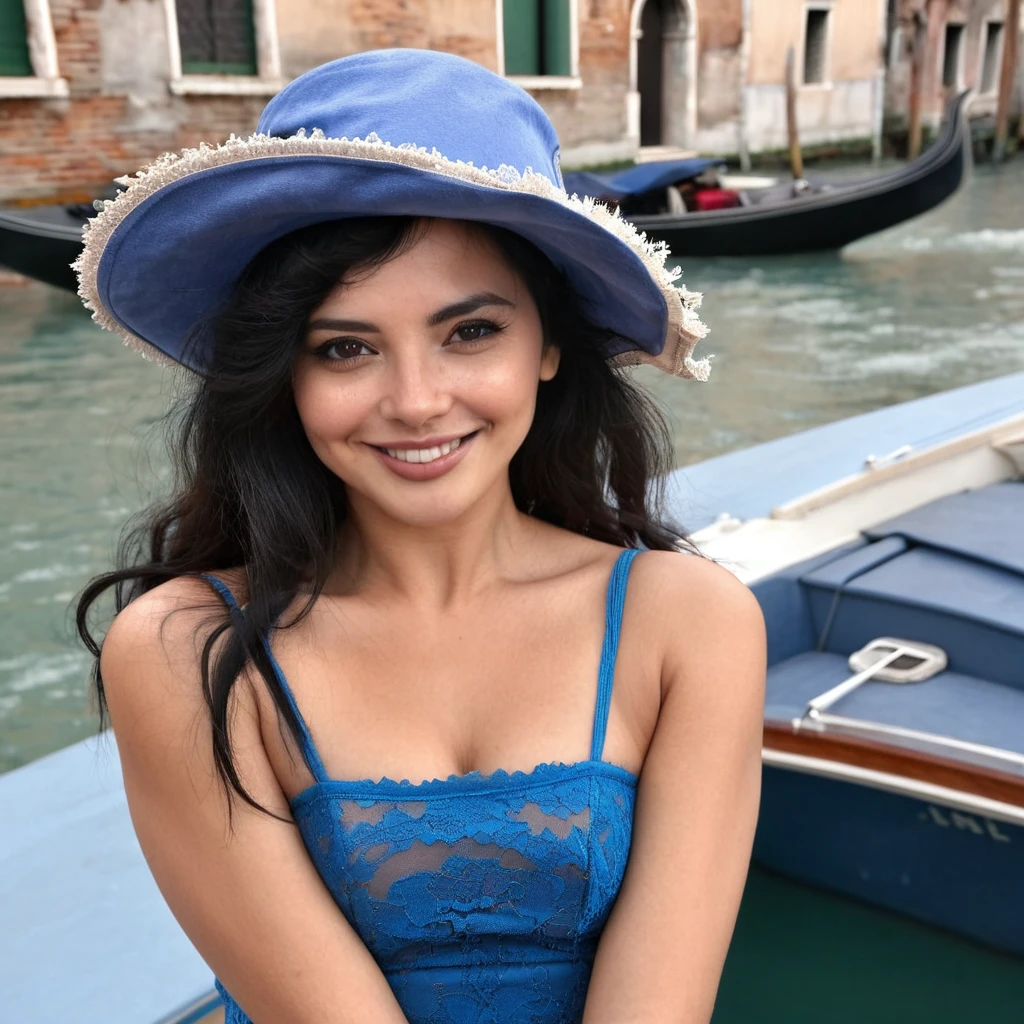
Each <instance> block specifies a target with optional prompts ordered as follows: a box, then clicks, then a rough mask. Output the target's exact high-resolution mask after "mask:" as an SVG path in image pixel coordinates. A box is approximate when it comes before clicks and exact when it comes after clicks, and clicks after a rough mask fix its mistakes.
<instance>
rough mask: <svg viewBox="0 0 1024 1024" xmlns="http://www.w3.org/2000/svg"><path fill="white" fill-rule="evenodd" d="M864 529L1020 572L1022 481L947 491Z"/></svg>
mask: <svg viewBox="0 0 1024 1024" xmlns="http://www.w3.org/2000/svg"><path fill="white" fill-rule="evenodd" d="M864 533H865V535H866V536H868V537H870V538H871V539H872V540H878V539H879V538H882V537H893V536H900V537H904V538H906V539H907V540H908V541H911V542H912V543H914V544H926V545H928V547H931V548H940V549H941V550H943V551H949V552H953V553H955V554H959V555H963V556H965V557H966V558H974V559H977V560H978V561H979V562H987V563H988V564H989V565H994V566H996V567H997V568H1001V569H1010V570H1012V571H1013V572H1019V573H1021V574H1022V575H1024V482H1020V481H1006V482H1005V483H1001V484H994V485H993V486H991V487H982V488H979V489H978V490H974V491H961V492H960V493H959V494H951V495H949V496H948V497H945V498H939V499H938V500H937V501H932V502H929V503H928V504H927V505H922V506H921V507H920V508H916V509H914V510H913V511H911V512H907V513H905V514H904V515H901V516H897V517H896V518H895V519H888V520H886V521H885V522H884V523H879V524H878V525H877V526H873V527H872V528H871V529H870V530H865V531H864ZM1022 671H1024V670H1022Z"/></svg>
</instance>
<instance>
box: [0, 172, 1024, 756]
mask: <svg viewBox="0 0 1024 1024" xmlns="http://www.w3.org/2000/svg"><path fill="white" fill-rule="evenodd" d="M684 280H685V281H686V282H687V283H688V284H689V286H690V287H691V288H693V289H695V290H700V291H703V292H704V293H705V299H704V305H703V310H702V312H703V315H704V318H705V320H706V321H707V323H708V324H709V325H710V326H711V333H710V334H709V336H708V337H707V338H706V339H705V341H704V342H702V345H701V347H700V348H701V351H703V352H704V353H714V356H715V358H714V360H713V367H714V370H713V374H712V380H711V382H710V383H708V384H698V383H695V382H689V381H685V382H684V381H678V380H674V379H671V378H668V377H665V376H664V375H661V374H658V373H656V372H653V371H650V370H649V369H642V370H640V371H637V372H638V374H639V376H640V377H641V378H642V379H643V380H644V381H645V382H646V383H648V384H649V385H650V386H651V388H652V389H653V390H654V391H655V393H656V394H657V396H658V397H659V399H660V400H661V402H662V403H663V404H664V406H665V407H666V409H667V410H668V412H669V414H670V417H671V420H672V424H673V428H674V433H675V457H676V462H677V464H678V465H683V464H685V463H689V462H695V461H698V460H700V459H704V458H707V457H709V456H711V455H716V454H719V453H722V452H726V451H730V450H732V449H735V448H739V447H742V446H745V445H749V444H752V443H755V442H757V441H765V440H768V439H770V438H773V437H779V436H782V435H784V434H788V433H792V432H794V431H798V430H802V429H804V428H806V427H810V426H813V425H816V424H819V423H825V422H828V421H831V420H835V419H839V418H841V417H845V416H850V415H853V414H854V413H859V412H864V411H867V410H870V409H875V408H878V407H880V406H884V405H888V404H890V403H893V402H898V401H902V400H905V399H909V398H914V397H917V396H920V395H926V394H930V393H932V392H935V391H941V390H944V389H947V388H952V387H956V386H957V385H960V384H967V383H971V382H973V381H979V380H983V379H986V378H989V377H994V376H996V375H999V374H1003V373H1009V372H1012V371H1016V370H1022V369H1024V160H1017V161H1016V162H1015V163H1010V164H1008V165H1007V166H1005V167H1004V168H1002V169H1001V170H998V171H994V170H992V169H991V168H988V167H982V168H979V169H977V170H976V172H975V174H974V177H973V179H972V181H971V182H970V183H969V184H968V186H967V187H966V188H965V189H964V190H963V191H961V193H960V194H959V195H958V196H956V197H955V198H954V199H953V200H951V201H950V202H949V203H947V204H946V205H945V206H943V207H942V208H940V209H939V210H936V211H933V212H932V213H930V214H928V215H926V216H925V217H921V218H919V219H917V220H915V221H913V222H911V223H909V224H907V225H904V226H903V227H900V228H897V229H895V230H892V231H890V232H886V233H885V234H882V235H877V236H875V237H873V238H871V239H866V240H864V241H862V242H859V243H857V244H856V245H854V246H851V247H849V248H848V249H846V250H845V251H844V252H843V253H842V254H825V255H802V256H791V257H776V258H771V259H769V258H760V259H756V260H747V259H728V260H727V259H718V260H693V261H686V262H685V264H684ZM179 383H180V381H179V380H178V374H177V373H176V372H175V371H170V370H165V369H161V368H160V367H158V366H156V365H155V364H153V363H150V362H147V361H145V360H143V359H141V358H140V357H139V356H138V355H136V354H135V353H134V352H132V351H130V350H129V349H127V348H125V347H123V346H122V345H121V343H120V341H119V340H118V339H117V338H115V337H114V336H113V335H110V334H107V333H106V332H103V331H101V330H99V328H98V327H96V326H95V325H94V324H93V323H92V321H91V320H90V318H89V316H88V314H87V313H86V312H85V311H84V310H83V309H82V308H81V306H80V304H79V303H78V300H77V299H76V298H75V297H74V296H72V295H70V294H65V293H62V292H58V291H56V290H54V289H51V288H47V287H45V286H43V285H31V286H27V287H11V288H6V289H0V499H2V500H0V507H2V509H3V514H2V517H0V772H2V771H4V770H7V769H10V768H14V767H16V766H17V765H20V764H23V763H25V762H28V761H30V760H33V759H34V758H37V757H40V756H41V755H43V754H45V753H48V752H49V751H52V750H55V749H57V748H59V747H62V746H65V745H67V744H68V743H71V742H73V741H75V740H78V739H81V738H83V737H84V736H86V735H89V734H90V733H91V732H92V731H93V730H94V728H95V718H94V715H93V713H92V711H91V710H90V708H89V707H88V703H87V691H88V678H87V676H88V670H89V665H90V662H89V659H88V658H87V657H86V655H85V653H84V652H83V651H82V650H81V649H80V648H79V647H78V646H77V645H76V644H75V643H74V642H73V640H72V622H71V617H70V614H69V611H68V609H69V603H70V601H71V600H72V598H73V596H74V595H75V594H76V592H77V591H79V589H80V588H81V587H82V586H83V584H84V583H85V582H86V580H87V579H88V578H89V577H90V575H92V574H93V573H96V572H98V571H100V570H102V569H104V568H105V567H107V566H108V565H109V564H110V562H111V558H112V554H113V548H114V544H115V541H116V537H117V534H118V530H119V528H120V527H121V525H122V524H123V523H124V521H125V520H126V518H127V517H128V516H129V515H131V514H132V513H133V512H135V511H137V510H139V509H140V508H141V507H142V506H143V505H144V503H145V502H146V501H147V500H150V499H152V498H155V497H157V496H159V495H160V493H161V491H162V489H163V488H164V486H165V484H166V481H167V461H166V459H165V457H164V453H163V450H162V446H161V423H160V420H161V417H162V416H163V415H164V414H165V412H166V411H167V410H168V408H169V407H170V405H171V402H172V400H173V398H174V396H175V394H176V388H177V387H178V385H179Z"/></svg>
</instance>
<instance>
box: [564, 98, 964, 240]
mask: <svg viewBox="0 0 1024 1024" xmlns="http://www.w3.org/2000/svg"><path fill="white" fill-rule="evenodd" d="M968 96H969V91H964V92H962V93H960V95H958V96H957V97H956V98H955V99H953V100H951V101H950V103H949V106H948V107H947V110H946V120H945V124H944V126H943V129H942V131H941V133H940V134H939V137H938V138H937V139H936V140H935V142H934V143H933V144H932V145H931V146H930V147H929V148H928V149H927V150H926V151H925V152H924V153H923V154H922V155H921V156H919V157H918V158H917V159H916V160H913V161H911V162H910V163H908V164H906V165H905V166H903V167H900V168H897V169H896V170H893V171H890V172H888V173H886V174H881V175H878V176H876V177H871V178H866V179H861V180H857V181H851V182H834V183H825V182H813V181H811V182H808V183H807V184H806V187H804V188H802V189H801V188H799V187H794V185H785V186H782V187H777V188H770V189H763V190H759V191H760V192H761V193H762V195H761V196H760V197H758V194H757V192H758V190H752V191H751V193H750V194H749V195H748V196H744V204H743V205H740V206H735V207H732V208H729V209H719V210H706V211H701V212H696V211H693V212H685V213H646V212H640V211H641V210H643V209H644V201H645V199H646V198H647V196H650V195H651V194H652V192H658V193H660V195H662V196H663V195H664V193H665V186H666V185H668V184H671V183H672V179H673V163H675V165H676V167H677V168H678V170H679V173H678V175H676V176H675V178H674V180H675V181H680V180H684V179H685V178H686V177H688V176H690V175H691V174H699V173H701V172H702V171H703V170H705V169H706V168H707V167H708V166H710V165H712V163H713V161H709V160H701V161H693V160H690V161H677V162H671V161H662V162H659V163H657V164H653V163H652V164H641V165H639V166H638V167H634V168H631V169H630V170H628V171H624V172H620V173H619V174H616V175H611V176H604V175H593V174H586V175H579V176H575V175H572V174H566V176H565V177H566V188H567V189H568V190H569V191H577V192H579V193H580V194H587V195H592V196H594V198H596V199H603V200H606V201H612V202H617V203H618V204H619V205H620V206H621V207H622V209H623V214H624V215H625V216H626V217H627V218H628V219H629V220H631V221H632V222H633V223H634V224H635V225H636V226H637V227H638V228H641V229H642V230H643V231H645V232H646V233H647V235H648V237H649V238H653V239H656V240H663V241H665V242H667V243H668V245H669V248H670V249H671V250H672V252H673V254H674V255H677V256H765V255H775V254H780V253H794V252H814V251H820V250H824V249H840V248H842V247H843V246H844V245H848V244H849V243H850V242H854V241H856V240H857V239H858V238H863V237H864V236H865V235H871V234H874V233H875V232H876V231H883V230H885V229H886V228H890V227H893V226H894V225H896V224H899V223H901V222H902V221H905V220H909V219H910V218H911V217H916V216H918V215H919V214H922V213H925V212H926V211H928V210H931V209H933V208H934V207H936V206H938V205H939V204H940V203H941V202H943V201H944V200H946V199H948V198H949V197H950V196H951V195H953V194H954V193H955V192H956V191H957V189H958V188H959V187H960V185H961V184H962V183H963V181H964V180H965V178H966V177H967V174H968V172H969V170H970V166H971V132H970V125H969V123H968V121H967V118H966V116H965V106H966V103H967V98H968ZM644 171H648V172H649V173H648V174H646V175H645V174H643V173H642V172H644ZM638 172H641V173H638ZM633 211H635V212H633Z"/></svg>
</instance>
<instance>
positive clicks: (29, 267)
mask: <svg viewBox="0 0 1024 1024" xmlns="http://www.w3.org/2000/svg"><path fill="white" fill-rule="evenodd" d="M83 223H84V217H81V216H79V215H77V214H75V213H69V212H68V211H67V210H65V208H64V207H63V206H59V207H53V206H46V207H26V208H24V209H0V266H5V267H8V268H9V269H11V270H15V271H17V272H18V273H19V274H24V275H25V276H26V277H31V278H34V279H35V280H36V281H44V282H45V283H46V284H52V285H53V286H54V287H56V288H63V289H65V290H67V291H72V292H73V291H75V290H76V289H77V287H78V283H77V281H76V279H75V274H74V271H73V270H72V269H71V263H72V262H73V261H74V260H75V259H77V258H78V254H79V253H80V252H81V251H82V225H83Z"/></svg>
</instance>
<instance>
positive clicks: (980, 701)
mask: <svg viewBox="0 0 1024 1024" xmlns="http://www.w3.org/2000/svg"><path fill="white" fill-rule="evenodd" d="M851 675H853V671H852V670H851V669H850V667H849V666H848V664H847V661H846V655H844V654H834V653H830V652H826V651H809V652H805V653H804V654H798V655H796V657H794V658H789V659H787V660H786V661H784V662H781V663H780V664H778V665H775V666H774V667H773V668H772V669H771V670H770V671H769V673H768V692H767V699H766V707H765V718H766V719H767V720H768V721H769V722H789V721H791V720H792V719H793V718H797V717H799V716H800V715H802V714H803V712H804V710H805V708H806V707H807V702H808V701H809V700H811V698H813V697H817V696H818V695H819V694H822V693H824V692H825V691H826V690H828V689H831V687H833V686H837V685H838V684H839V683H841V682H842V681H843V680H844V679H849V678H850V676H851ZM829 711H830V712H831V713H833V714H836V715H846V716H849V717H851V718H864V719H868V720H869V721H872V722H883V723H885V724H886V725H895V726H900V727H903V728H906V729H919V730H923V731H924V732H935V733H940V734H942V735H945V736H951V737H953V738H955V739H959V740H966V741H967V742H969V743H983V744H985V745H987V746H990V747H1000V748H1002V749H1004V750H1014V751H1017V752H1018V753H1021V754H1024V729H1022V728H1021V722H1024V691H1022V690H1017V689H1014V688H1013V687H1010V686H1001V685H1000V684H999V683H992V682H989V681H988V680H987V679H978V678H976V677H973V676H967V675H962V674H960V673H959V672H950V671H946V672H940V673H939V674H938V675H937V676H934V677H932V678H931V679H927V680H925V681H924V682H923V683H880V682H870V681H869V682H867V683H864V684H863V685H862V686H861V687H860V688H859V689H857V690H854V692H853V693H851V694H849V695H848V696H846V697H843V698H841V699H840V700H839V701H838V702H837V703H836V704H835V705H834V706H833V707H831V708H829ZM1005 770H1006V771H1008V772H1010V771H1012V772H1017V773H1019V774H1024V768H1016V767H1015V766H1012V765H1010V764H1007V767H1006V769H1005Z"/></svg>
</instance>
